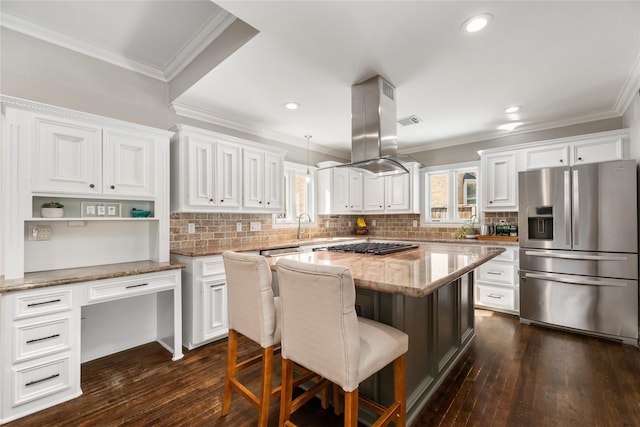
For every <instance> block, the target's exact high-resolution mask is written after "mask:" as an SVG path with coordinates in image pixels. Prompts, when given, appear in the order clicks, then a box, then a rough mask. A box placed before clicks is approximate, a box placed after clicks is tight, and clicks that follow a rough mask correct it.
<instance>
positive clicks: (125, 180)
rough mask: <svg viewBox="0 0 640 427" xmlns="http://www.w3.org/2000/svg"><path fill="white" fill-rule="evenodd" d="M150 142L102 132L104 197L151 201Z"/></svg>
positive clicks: (109, 131) (110, 130)
mask: <svg viewBox="0 0 640 427" xmlns="http://www.w3.org/2000/svg"><path fill="white" fill-rule="evenodd" d="M154 142H155V141H154V139H153V138H149V137H147V136H143V135H132V134H128V133H125V132H122V131H119V130H115V129H104V130H103V140H102V153H103V155H102V160H103V162H102V164H103V174H102V177H103V178H102V184H103V193H104V194H113V195H118V196H131V197H137V196H139V197H153V196H154V194H155V192H154V179H153V177H154V170H153V168H154V165H155V164H158V163H157V162H155V161H154V159H155V158H154Z"/></svg>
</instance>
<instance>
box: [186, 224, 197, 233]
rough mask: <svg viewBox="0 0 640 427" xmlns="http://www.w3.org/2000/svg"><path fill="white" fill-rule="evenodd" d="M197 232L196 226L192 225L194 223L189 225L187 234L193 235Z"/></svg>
mask: <svg viewBox="0 0 640 427" xmlns="http://www.w3.org/2000/svg"><path fill="white" fill-rule="evenodd" d="M195 232H196V225H195V224H194V223H192V222H190V223H189V224H187V233H189V234H193V233H195Z"/></svg>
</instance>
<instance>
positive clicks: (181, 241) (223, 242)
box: [170, 212, 518, 250]
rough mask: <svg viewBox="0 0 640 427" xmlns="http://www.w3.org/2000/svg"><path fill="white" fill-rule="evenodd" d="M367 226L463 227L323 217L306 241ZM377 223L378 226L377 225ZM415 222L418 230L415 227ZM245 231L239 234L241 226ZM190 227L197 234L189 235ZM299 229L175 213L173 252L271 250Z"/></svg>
mask: <svg viewBox="0 0 640 427" xmlns="http://www.w3.org/2000/svg"><path fill="white" fill-rule="evenodd" d="M358 217H362V218H364V219H365V221H366V222H367V229H368V230H369V233H368V235H367V236H368V237H375V236H380V237H389V238H396V239H402V238H405V239H408V238H423V239H450V238H451V234H452V233H453V232H454V231H455V230H457V229H458V228H459V227H444V226H443V227H437V226H430V227H421V226H420V215H419V214H396V215H320V216H319V217H318V224H317V226H316V227H305V226H304V224H303V226H302V230H304V238H305V239H308V238H312V239H313V238H330V237H339V236H345V235H355V229H356V219H357V218H358ZM501 219H505V220H507V222H509V223H510V224H513V223H516V224H517V222H518V213H517V212H491V213H487V214H485V221H484V222H485V223H489V222H493V223H496V224H497V223H498V222H499V221H500V220H501ZM374 221H375V225H373V223H374ZM414 221H415V223H416V227H414V226H413V224H414ZM238 223H240V224H241V228H242V231H237V224H238ZM251 223H259V224H260V231H250V230H251ZM189 224H193V226H194V229H195V230H194V232H193V233H189ZM296 233H297V228H279V227H274V226H273V223H272V215H271V214H239V213H173V214H171V229H170V234H171V242H170V249H201V248H208V249H214V250H215V249H226V248H231V247H237V246H245V245H251V246H254V245H255V246H260V245H263V244H264V245H265V246H268V245H270V244H278V243H281V242H286V241H291V240H294V239H295V238H296Z"/></svg>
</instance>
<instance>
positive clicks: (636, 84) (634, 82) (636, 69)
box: [615, 55, 640, 115]
mask: <svg viewBox="0 0 640 427" xmlns="http://www.w3.org/2000/svg"><path fill="white" fill-rule="evenodd" d="M639 90H640V55H638V57H637V58H636V61H635V62H634V64H633V67H632V68H631V72H629V76H628V77H627V80H626V81H625V82H624V85H623V86H622V89H621V90H620V95H618V99H617V100H616V105H615V109H616V111H618V113H620V115H623V114H624V113H625V112H626V111H627V109H628V108H629V105H631V102H632V101H633V98H634V97H635V96H636V93H638V91H639Z"/></svg>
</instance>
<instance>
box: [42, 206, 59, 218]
mask: <svg viewBox="0 0 640 427" xmlns="http://www.w3.org/2000/svg"><path fill="white" fill-rule="evenodd" d="M40 216H42V218H62V217H63V216H64V209H63V208H40Z"/></svg>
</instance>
